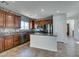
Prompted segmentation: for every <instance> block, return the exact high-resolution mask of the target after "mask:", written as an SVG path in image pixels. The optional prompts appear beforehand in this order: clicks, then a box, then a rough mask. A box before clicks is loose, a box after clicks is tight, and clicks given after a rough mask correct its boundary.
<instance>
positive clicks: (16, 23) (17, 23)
mask: <svg viewBox="0 0 79 59" xmlns="http://www.w3.org/2000/svg"><path fill="white" fill-rule="evenodd" d="M20 24H21V17H20V16H15V28H20Z"/></svg>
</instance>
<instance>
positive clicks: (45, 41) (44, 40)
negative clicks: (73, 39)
mask: <svg viewBox="0 0 79 59" xmlns="http://www.w3.org/2000/svg"><path fill="white" fill-rule="evenodd" d="M30 47H34V48H40V49H45V50H49V51H55V52H57V40H56V37H54V36H52V35H47V34H39V33H38V34H30Z"/></svg>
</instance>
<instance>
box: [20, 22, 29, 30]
mask: <svg viewBox="0 0 79 59" xmlns="http://www.w3.org/2000/svg"><path fill="white" fill-rule="evenodd" d="M21 29H26V30H29V22H25V21H21Z"/></svg>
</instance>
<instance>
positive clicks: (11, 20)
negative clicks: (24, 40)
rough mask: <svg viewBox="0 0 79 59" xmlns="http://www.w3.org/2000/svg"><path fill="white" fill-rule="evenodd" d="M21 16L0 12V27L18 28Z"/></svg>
mask: <svg viewBox="0 0 79 59" xmlns="http://www.w3.org/2000/svg"><path fill="white" fill-rule="evenodd" d="M20 23H21V16H18V15H15V14H12V13H10V12H6V11H3V10H0V27H6V28H20Z"/></svg>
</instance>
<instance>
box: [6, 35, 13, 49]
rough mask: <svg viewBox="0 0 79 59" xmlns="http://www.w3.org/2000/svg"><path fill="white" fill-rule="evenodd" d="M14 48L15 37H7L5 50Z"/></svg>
mask: <svg viewBox="0 0 79 59" xmlns="http://www.w3.org/2000/svg"><path fill="white" fill-rule="evenodd" d="M12 47H13V36H6V37H5V50H7V49H10V48H12Z"/></svg>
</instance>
